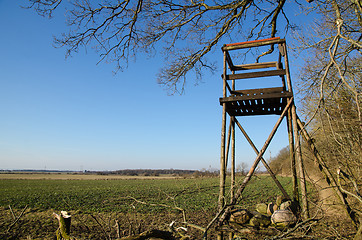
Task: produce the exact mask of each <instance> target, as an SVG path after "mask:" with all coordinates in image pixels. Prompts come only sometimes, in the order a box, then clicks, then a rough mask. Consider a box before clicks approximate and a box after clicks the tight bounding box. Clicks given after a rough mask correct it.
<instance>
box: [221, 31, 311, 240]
mask: <svg viewBox="0 0 362 240" xmlns="http://www.w3.org/2000/svg"><path fill="white" fill-rule="evenodd" d="M262 47H264V48H265V47H267V48H269V50H268V51H266V52H265V53H263V54H260V56H264V55H268V58H270V57H271V56H274V57H275V55H276V59H273V60H274V61H268V62H255V63H247V64H239V63H237V61H238V60H239V61H240V54H239V55H238V54H235V53H236V52H237V51H239V50H244V51H251V50H253V49H257V48H262ZM276 49H277V50H276ZM222 51H223V54H224V61H223V65H224V67H223V68H224V70H223V74H222V79H223V97H221V98H220V104H221V105H222V107H223V117H222V134H221V158H220V193H219V205H218V206H219V213H220V214H219V215H220V217H219V226H222V225H223V222H224V220H225V219H226V218H227V216H228V213H229V212H230V209H231V208H230V206H232V205H235V204H236V203H237V202H238V200H239V198H241V196H242V193H243V191H244V189H245V186H246V185H247V183H248V182H249V180H250V179H251V177H252V176H253V174H254V172H255V169H256V168H257V166H258V164H259V163H260V162H262V163H263V164H264V166H265V168H266V169H267V170H268V172H269V174H270V176H271V177H272V178H273V180H274V181H275V183H276V184H277V186H278V188H279V189H280V191H281V194H282V195H283V197H284V198H285V199H290V200H294V201H296V202H297V203H298V204H299V196H301V198H302V202H301V203H302V204H301V206H302V213H303V214H304V217H305V218H307V217H308V216H309V213H308V203H307V199H306V186H305V178H304V168H303V162H302V158H301V153H300V142H299V137H297V136H298V127H297V126H298V123H297V115H296V110H295V105H294V100H293V90H292V83H291V78H290V73H289V63H288V55H287V48H286V43H285V40H284V39H280V38H269V39H264V40H256V41H250V42H241V43H233V44H226V45H224V46H223V47H222ZM269 53H273V54H272V55H269ZM233 56H235V58H234V57H233ZM235 59H236V60H235ZM258 59H259V57H258V58H257V60H258ZM271 78H272V79H273V81H274V82H275V79H278V81H279V85H278V86H271V87H270V86H266V87H263V88H260V87H259V88H254V89H245V88H239V89H237V88H236V81H244V80H247V79H253V81H255V83H256V82H257V81H260V79H267V80H268V81H269V79H271ZM268 81H266V82H268ZM270 81H271V80H270ZM253 83H254V82H253ZM238 85H241V86H243V84H242V83H240V84H239V82H238ZM255 115H280V117H279V119H278V121H277V122H276V124H275V126H274V128H273V130H272V131H271V133H270V135H269V137H268V139H267V140H266V142H265V144H264V146H263V148H262V149H261V150H260V151H259V150H258V149H257V148H256V146H255V145H254V143H253V141H252V140H251V139H250V137H249V136H248V135H247V133H246V131H245V129H244V128H243V127H242V126H241V124H240V122H239V121H238V120H237V117H244V116H255ZM228 116H229V118H230V121H229V131H228V137H227V138H226V126H227V117H228ZM284 117H286V118H287V122H288V124H287V126H288V137H289V145H290V156H291V169H292V171H291V172H292V174H293V196H292V197H290V196H289V195H288V194H287V192H286V191H285V190H284V188H283V186H282V185H281V184H280V182H279V181H278V180H277V178H276V177H275V175H274V173H273V172H272V170H271V169H270V167H269V166H268V164H267V162H266V161H265V160H264V159H263V154H264V153H265V150H266V149H267V147H268V145H269V143H270V142H271V140H272V138H273V136H274V134H275V132H276V130H277V129H278V127H279V125H280V123H281V121H282V120H283V118H284ZM235 124H236V125H237V126H238V128H239V129H240V130H241V132H242V133H243V135H244V136H245V138H246V139H247V141H248V142H249V144H250V145H251V146H252V148H253V149H254V151H255V152H256V154H257V158H256V159H255V161H254V164H253V165H252V166H251V168H250V170H249V172H248V174H247V175H246V177H245V178H244V180H243V182H242V183H241V185H240V186H238V189H236V185H235ZM226 139H227V141H226ZM226 142H227V145H226ZM230 147H231V154H230V155H231V157H230V161H231V186H230V189H231V190H230V199H227V197H226V195H225V182H226V181H225V179H226V169H227V161H228V158H229V148H230ZM297 168H298V170H299V171H298V172H299V174H298V176H299V184H300V187H299V186H298V178H297ZM300 190H301V191H300ZM299 192H300V193H299ZM222 233H223V232H222V231H221V232H220V235H219V239H223V234H222Z"/></svg>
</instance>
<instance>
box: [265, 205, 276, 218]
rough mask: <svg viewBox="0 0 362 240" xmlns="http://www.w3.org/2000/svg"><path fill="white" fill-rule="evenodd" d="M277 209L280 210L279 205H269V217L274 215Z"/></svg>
mask: <svg viewBox="0 0 362 240" xmlns="http://www.w3.org/2000/svg"><path fill="white" fill-rule="evenodd" d="M277 209H278V207H277V205H275V204H274V203H269V204H268V208H267V215H268V216H271V215H272V214H273V213H274V211H275V210H277Z"/></svg>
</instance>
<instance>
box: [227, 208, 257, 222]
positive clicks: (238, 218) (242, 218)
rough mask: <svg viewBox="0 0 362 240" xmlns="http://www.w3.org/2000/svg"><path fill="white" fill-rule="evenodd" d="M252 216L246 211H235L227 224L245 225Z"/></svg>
mask: <svg viewBox="0 0 362 240" xmlns="http://www.w3.org/2000/svg"><path fill="white" fill-rule="evenodd" d="M252 216H253V215H252V214H251V213H250V212H249V211H248V210H246V209H236V210H234V211H232V212H231V215H230V219H229V222H234V223H238V224H245V223H247V222H249V220H250V218H251V217H252Z"/></svg>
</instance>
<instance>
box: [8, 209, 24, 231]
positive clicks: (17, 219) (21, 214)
mask: <svg viewBox="0 0 362 240" xmlns="http://www.w3.org/2000/svg"><path fill="white" fill-rule="evenodd" d="M27 208H28V205H26V206H25V207H24V209H23V211H22V212H21V213H20V215H19V216H18V217H17V218H16V220H15V221H14V222H13V223H12V224H11V225H10V226H9V228H8V230H7V231H8V232H9V231H10V229H11V228H12V227H13V226H14V225H15V223H17V222H18V221H19V219H20V218H21V216H23V214H24V212H25V210H26V209H27Z"/></svg>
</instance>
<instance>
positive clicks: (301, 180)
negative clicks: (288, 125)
mask: <svg viewBox="0 0 362 240" xmlns="http://www.w3.org/2000/svg"><path fill="white" fill-rule="evenodd" d="M292 119H293V132H294V144H295V149H294V153H295V158H296V160H297V164H298V166H297V167H298V171H299V184H300V190H301V198H302V215H303V218H304V220H307V219H308V218H309V207H308V200H307V184H306V181H305V172H304V164H303V158H302V151H301V144H300V135H299V132H298V123H297V113H296V108H295V105H294V104H293V106H292Z"/></svg>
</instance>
